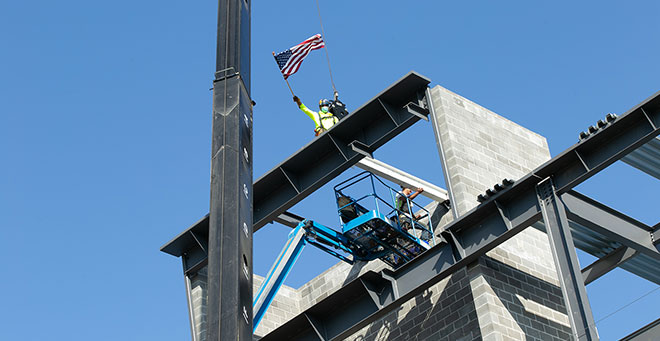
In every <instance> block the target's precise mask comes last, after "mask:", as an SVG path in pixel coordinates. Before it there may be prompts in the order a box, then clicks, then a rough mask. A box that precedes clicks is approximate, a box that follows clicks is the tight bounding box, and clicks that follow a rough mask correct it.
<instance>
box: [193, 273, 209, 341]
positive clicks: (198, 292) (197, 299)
mask: <svg viewBox="0 0 660 341" xmlns="http://www.w3.org/2000/svg"><path fill="white" fill-rule="evenodd" d="M207 279H208V277H207V272H206V267H204V268H202V269H201V270H200V271H198V272H197V274H195V275H194V276H192V277H191V278H190V301H191V303H192V307H191V309H192V314H193V316H192V321H191V322H192V325H193V328H194V332H195V334H196V338H197V340H206V296H207V289H206V288H207V287H206V283H207Z"/></svg>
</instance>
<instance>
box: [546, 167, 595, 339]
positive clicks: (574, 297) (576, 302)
mask: <svg viewBox="0 0 660 341" xmlns="http://www.w3.org/2000/svg"><path fill="white" fill-rule="evenodd" d="M536 190H537V195H538V202H539V206H540V208H541V213H542V214H543V221H544V222H545V229H546V233H547V235H548V239H549V240H550V249H551V250H552V255H553V257H554V259H555V266H556V268H557V275H558V277H559V282H560V286H561V290H562V293H563V294H564V304H565V305H566V310H567V315H568V319H569V321H570V322H571V329H572V331H573V337H574V338H575V339H576V340H598V331H597V330H596V324H595V322H594V317H593V315H592V313H591V307H590V306H589V298H588V297H587V290H586V289H585V287H584V282H583V279H582V273H581V271H580V264H579V263H578V260H577V254H576V253H575V246H574V245H573V238H572V237H571V230H570V228H569V226H568V218H567V217H566V211H565V210H564V205H563V203H561V202H560V200H559V197H558V196H557V194H556V192H555V187H554V184H553V183H552V179H551V178H546V179H545V180H543V181H541V182H540V183H539V184H538V185H537V187H536Z"/></svg>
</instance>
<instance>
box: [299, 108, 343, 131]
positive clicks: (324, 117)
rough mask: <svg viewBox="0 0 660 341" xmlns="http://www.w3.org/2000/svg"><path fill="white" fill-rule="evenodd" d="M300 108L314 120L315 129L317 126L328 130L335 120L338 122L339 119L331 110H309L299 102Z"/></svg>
mask: <svg viewBox="0 0 660 341" xmlns="http://www.w3.org/2000/svg"><path fill="white" fill-rule="evenodd" d="M300 110H302V111H303V112H304V113H305V114H306V115H307V116H309V118H311V119H312V121H314V125H315V127H314V128H315V130H316V129H318V128H319V127H320V128H322V129H323V130H328V129H330V127H332V126H333V125H335V124H336V123H337V122H339V119H338V118H337V117H336V116H335V115H333V114H332V113H331V112H327V113H325V112H323V111H321V110H319V111H318V112H314V111H311V110H309V108H307V107H306V106H305V105H304V104H302V103H300Z"/></svg>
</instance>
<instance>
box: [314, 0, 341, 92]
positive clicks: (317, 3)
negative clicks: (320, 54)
mask: <svg viewBox="0 0 660 341" xmlns="http://www.w3.org/2000/svg"><path fill="white" fill-rule="evenodd" d="M316 9H317V10H318V11H319V22H320V23H321V34H322V35H323V43H324V44H325V57H326V59H327V60H328V71H329V72H330V83H332V90H333V91H334V93H335V95H336V94H337V88H335V82H334V80H333V79H332V68H330V54H328V44H327V43H326V39H325V32H324V31H323V19H321V7H320V6H319V0H316Z"/></svg>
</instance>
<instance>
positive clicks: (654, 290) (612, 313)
mask: <svg viewBox="0 0 660 341" xmlns="http://www.w3.org/2000/svg"><path fill="white" fill-rule="evenodd" d="M658 289H660V287H657V288H655V289H653V290H651V291H649V292H647V293H646V294H644V295H642V296H640V297H638V298H636V299H634V300H632V301H631V302H629V303H628V304H626V305H624V306H623V307H621V308H619V309H617V310H615V311H613V312H611V313H609V314H607V315H605V316H604V317H603V318H601V319H600V320H598V321H596V322H594V325H596V324H599V323H600V322H601V321H603V320H604V319H606V318H608V317H610V316H612V315H614V314H616V313H618V312H620V311H621V310H623V309H625V308H627V307H629V306H630V305H631V304H633V303H635V302H637V301H639V300H641V299H642V298H644V297H646V296H648V295H650V294H652V293H654V292H656V291H658ZM586 334H587V333H586V330H584V333H582V334H580V335H579V336H578V339H579V338H581V337H582V336H584V335H586Z"/></svg>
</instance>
